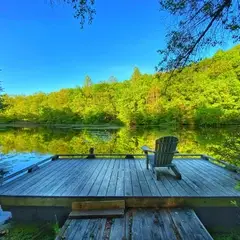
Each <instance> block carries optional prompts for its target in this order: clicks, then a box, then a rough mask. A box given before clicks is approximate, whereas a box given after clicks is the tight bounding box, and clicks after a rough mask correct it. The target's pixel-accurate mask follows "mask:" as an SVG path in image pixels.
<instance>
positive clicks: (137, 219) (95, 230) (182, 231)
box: [56, 208, 213, 240]
mask: <svg viewBox="0 0 240 240" xmlns="http://www.w3.org/2000/svg"><path fill="white" fill-rule="evenodd" d="M115 210H116V209H115ZM92 212H94V210H92ZM60 239H69V240H70V239H71V240H79V239H99V240H104V239H114V240H115V239H136V240H138V239H144V240H153V239H156V240H158V239H164V240H165V239H166V240H167V239H172V240H197V239H204V240H213V238H212V237H211V235H210V234H209V233H208V231H207V230H206V228H205V227H204V225H203V224H202V222H201V221H200V219H199V218H198V217H197V215H196V213H195V212H194V210H192V209H179V208H171V209H167V208H164V209H149V208H146V209H128V211H126V212H125V214H124V216H123V217H121V218H110V217H105V218H102V217H100V218H95V219H91V218H84V219H68V220H67V221H66V222H65V224H64V226H63V228H62V230H61V231H60V233H59V235H58V236H57V238H56V240H60Z"/></svg>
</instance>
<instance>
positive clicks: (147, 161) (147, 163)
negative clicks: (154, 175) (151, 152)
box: [146, 155, 149, 169]
mask: <svg viewBox="0 0 240 240" xmlns="http://www.w3.org/2000/svg"><path fill="white" fill-rule="evenodd" d="M146 165H147V166H146V167H147V169H149V159H148V155H146Z"/></svg>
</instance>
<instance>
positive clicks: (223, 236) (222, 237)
mask: <svg viewBox="0 0 240 240" xmlns="http://www.w3.org/2000/svg"><path fill="white" fill-rule="evenodd" d="M211 235H212V237H213V239H214V240H240V233H239V232H232V233H215V234H211Z"/></svg>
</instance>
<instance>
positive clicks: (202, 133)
mask: <svg viewBox="0 0 240 240" xmlns="http://www.w3.org/2000/svg"><path fill="white" fill-rule="evenodd" d="M166 135H175V136H177V137H178V138H179V145H178V150H179V152H180V153H205V154H208V155H211V156H213V157H216V158H218V159H224V160H226V161H229V162H231V163H233V164H236V165H240V164H239V155H240V154H239V153H240V126H234V127H225V128H200V129H191V128H186V127H181V128H174V127H165V128H164V127H162V128H160V127H158V128H146V127H145V128H143V127H142V128H141V127H140V128H137V129H128V128H120V129H112V130H111V129H105V130H104V129H92V130H89V129H88V130H83V129H51V128H2V129H0V169H1V168H5V169H7V170H8V173H7V174H11V173H13V172H15V171H17V170H20V169H22V168H24V167H26V166H28V165H31V164H33V163H36V162H38V161H40V160H42V159H45V158H46V157H48V156H50V155H53V154H61V153H62V154H63V153H87V152H88V150H89V148H90V147H94V148H95V152H96V153H142V151H141V146H143V145H148V146H149V147H152V148H154V141H155V139H157V138H159V137H161V136H166Z"/></svg>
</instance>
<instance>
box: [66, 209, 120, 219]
mask: <svg viewBox="0 0 240 240" xmlns="http://www.w3.org/2000/svg"><path fill="white" fill-rule="evenodd" d="M122 216H124V209H121V208H120V209H105V210H82V211H72V212H71V213H70V214H69V216H68V218H69V219H77V218H105V217H108V218H110V217H111V218H114V217H115V218H116V217H122Z"/></svg>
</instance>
